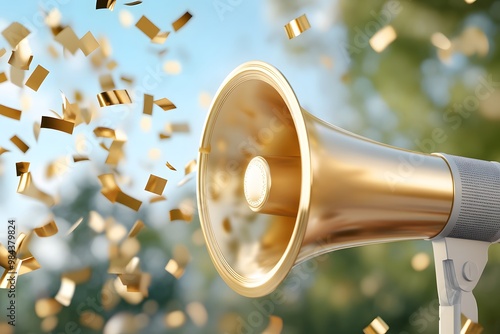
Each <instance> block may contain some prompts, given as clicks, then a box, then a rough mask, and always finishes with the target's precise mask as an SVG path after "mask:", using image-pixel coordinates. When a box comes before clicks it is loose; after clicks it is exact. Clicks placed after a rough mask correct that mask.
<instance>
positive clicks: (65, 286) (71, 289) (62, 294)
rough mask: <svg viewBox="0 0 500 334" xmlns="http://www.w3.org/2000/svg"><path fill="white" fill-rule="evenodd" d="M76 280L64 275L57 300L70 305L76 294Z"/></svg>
mask: <svg viewBox="0 0 500 334" xmlns="http://www.w3.org/2000/svg"><path fill="white" fill-rule="evenodd" d="M75 286H76V285H75V282H73V281H72V280H70V279H67V278H65V277H63V278H62V279H61V287H60V288H59V291H58V292H57V295H56V296H55V298H54V299H55V300H57V301H58V302H59V303H60V304H61V305H64V306H66V307H67V306H69V305H70V304H71V300H72V299H73V295H74V294H75Z"/></svg>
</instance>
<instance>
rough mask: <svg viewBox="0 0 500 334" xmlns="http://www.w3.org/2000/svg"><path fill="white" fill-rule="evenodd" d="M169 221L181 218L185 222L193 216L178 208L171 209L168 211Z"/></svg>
mask: <svg viewBox="0 0 500 334" xmlns="http://www.w3.org/2000/svg"><path fill="white" fill-rule="evenodd" d="M169 215H170V221H171V222H172V221H174V220H183V221H185V222H190V221H191V220H192V219H193V217H192V216H191V215H187V214H185V213H184V212H182V211H181V210H180V209H172V210H170V211H169Z"/></svg>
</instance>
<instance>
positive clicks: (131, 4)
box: [124, 1, 142, 6]
mask: <svg viewBox="0 0 500 334" xmlns="http://www.w3.org/2000/svg"><path fill="white" fill-rule="evenodd" d="M141 3H142V1H132V2H127V3H124V5H125V6H135V5H140V4H141Z"/></svg>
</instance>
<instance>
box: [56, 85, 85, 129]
mask: <svg viewBox="0 0 500 334" xmlns="http://www.w3.org/2000/svg"><path fill="white" fill-rule="evenodd" d="M61 98H62V100H63V103H62V109H63V117H60V118H62V119H64V120H66V121H70V122H74V121H75V120H76V118H77V116H78V114H79V112H80V108H79V107H78V105H77V104H76V103H70V102H69V100H68V98H67V97H66V95H64V93H63V92H61ZM56 115H57V114H56Z"/></svg>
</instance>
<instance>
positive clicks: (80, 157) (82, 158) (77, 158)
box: [73, 155, 90, 162]
mask: <svg viewBox="0 0 500 334" xmlns="http://www.w3.org/2000/svg"><path fill="white" fill-rule="evenodd" d="M88 160H90V159H89V157H87V156H84V155H74V156H73V162H81V161H88Z"/></svg>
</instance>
